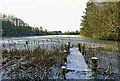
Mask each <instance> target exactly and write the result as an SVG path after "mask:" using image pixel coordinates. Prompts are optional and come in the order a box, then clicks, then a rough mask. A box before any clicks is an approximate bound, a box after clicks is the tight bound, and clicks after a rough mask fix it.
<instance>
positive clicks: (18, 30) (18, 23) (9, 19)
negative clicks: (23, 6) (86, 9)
mask: <svg viewBox="0 0 120 81" xmlns="http://www.w3.org/2000/svg"><path fill="white" fill-rule="evenodd" d="M1 16H2V17H1V19H0V20H1V21H2V29H1V30H0V32H2V36H36V35H59V34H62V32H61V31H48V30H47V29H43V27H32V26H29V24H27V23H25V22H24V21H23V20H22V19H20V18H17V17H15V16H13V15H5V14H3V15H1Z"/></svg>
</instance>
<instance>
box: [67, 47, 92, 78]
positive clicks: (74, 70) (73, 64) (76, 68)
mask: <svg viewBox="0 0 120 81" xmlns="http://www.w3.org/2000/svg"><path fill="white" fill-rule="evenodd" d="M67 70H70V72H68V73H67V74H66V78H67V79H90V76H91V74H89V72H90V69H88V65H87V64H86V62H85V60H84V57H83V56H82V54H81V53H80V52H79V50H78V48H77V47H73V48H70V54H69V55H68V57H67Z"/></svg>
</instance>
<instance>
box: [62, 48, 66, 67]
mask: <svg viewBox="0 0 120 81" xmlns="http://www.w3.org/2000/svg"><path fill="white" fill-rule="evenodd" d="M63 59H64V65H65V66H67V51H66V50H64V51H63Z"/></svg>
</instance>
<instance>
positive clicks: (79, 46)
mask: <svg viewBox="0 0 120 81" xmlns="http://www.w3.org/2000/svg"><path fill="white" fill-rule="evenodd" d="M78 48H79V51H80V52H81V45H80V43H79V44H78Z"/></svg>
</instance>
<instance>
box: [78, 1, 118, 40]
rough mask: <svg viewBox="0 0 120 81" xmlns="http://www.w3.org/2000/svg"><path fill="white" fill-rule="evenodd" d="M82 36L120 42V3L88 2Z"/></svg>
mask: <svg viewBox="0 0 120 81" xmlns="http://www.w3.org/2000/svg"><path fill="white" fill-rule="evenodd" d="M85 10H86V11H85V12H84V15H83V16H82V20H81V22H82V23H81V26H82V28H81V29H80V34H81V35H82V36H86V37H92V38H97V39H102V40H120V1H119V2H88V3H87V8H86V9H85Z"/></svg>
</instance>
